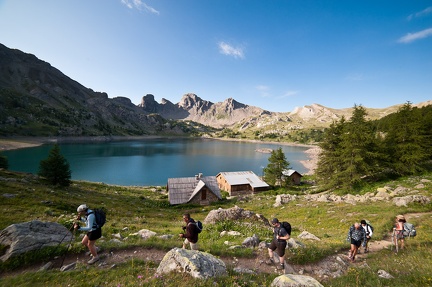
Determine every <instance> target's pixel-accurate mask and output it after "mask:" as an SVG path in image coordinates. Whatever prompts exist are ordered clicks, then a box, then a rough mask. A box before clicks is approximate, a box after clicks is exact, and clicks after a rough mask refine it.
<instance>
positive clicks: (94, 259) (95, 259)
mask: <svg viewBox="0 0 432 287" xmlns="http://www.w3.org/2000/svg"><path fill="white" fill-rule="evenodd" d="M98 261H99V256H97V257H93V258H92V259H90V260H89V261H87V263H88V264H90V265H91V264H93V263H95V262H98Z"/></svg>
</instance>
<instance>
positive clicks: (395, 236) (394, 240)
mask: <svg viewBox="0 0 432 287" xmlns="http://www.w3.org/2000/svg"><path fill="white" fill-rule="evenodd" d="M392 237H393V243H394V245H395V248H396V253H398V251H399V250H398V248H399V247H398V242H397V241H398V239H397V235H396V228H393V235H392Z"/></svg>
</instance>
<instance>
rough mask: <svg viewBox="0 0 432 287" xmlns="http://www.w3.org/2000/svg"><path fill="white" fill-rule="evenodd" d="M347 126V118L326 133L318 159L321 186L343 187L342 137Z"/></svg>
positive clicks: (320, 144)
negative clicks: (341, 176) (340, 175)
mask: <svg viewBox="0 0 432 287" xmlns="http://www.w3.org/2000/svg"><path fill="white" fill-rule="evenodd" d="M344 126H345V118H344V117H342V118H341V119H340V121H338V122H333V123H332V124H330V127H329V128H328V129H326V130H325V131H324V136H323V140H322V141H321V142H320V143H319V147H320V148H321V153H320V155H319V158H318V164H317V168H316V170H315V175H316V176H317V180H318V181H319V182H320V184H321V185H323V186H325V187H338V186H341V185H342V182H341V181H340V179H339V177H338V173H339V172H340V171H341V168H342V157H341V155H340V153H341V147H340V145H341V141H342V139H341V137H342V133H343V129H344Z"/></svg>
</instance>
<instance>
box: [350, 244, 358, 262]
mask: <svg viewBox="0 0 432 287" xmlns="http://www.w3.org/2000/svg"><path fill="white" fill-rule="evenodd" d="M356 255H357V246H356V245H355V244H351V249H350V256H349V257H350V259H351V260H353V261H354V258H355V256H356Z"/></svg>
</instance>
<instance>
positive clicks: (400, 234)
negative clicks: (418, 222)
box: [396, 230, 405, 239]
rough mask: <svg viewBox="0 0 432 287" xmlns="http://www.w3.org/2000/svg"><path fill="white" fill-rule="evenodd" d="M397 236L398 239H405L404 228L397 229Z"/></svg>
mask: <svg viewBox="0 0 432 287" xmlns="http://www.w3.org/2000/svg"><path fill="white" fill-rule="evenodd" d="M396 238H397V239H404V238H405V236H404V234H403V230H396Z"/></svg>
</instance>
